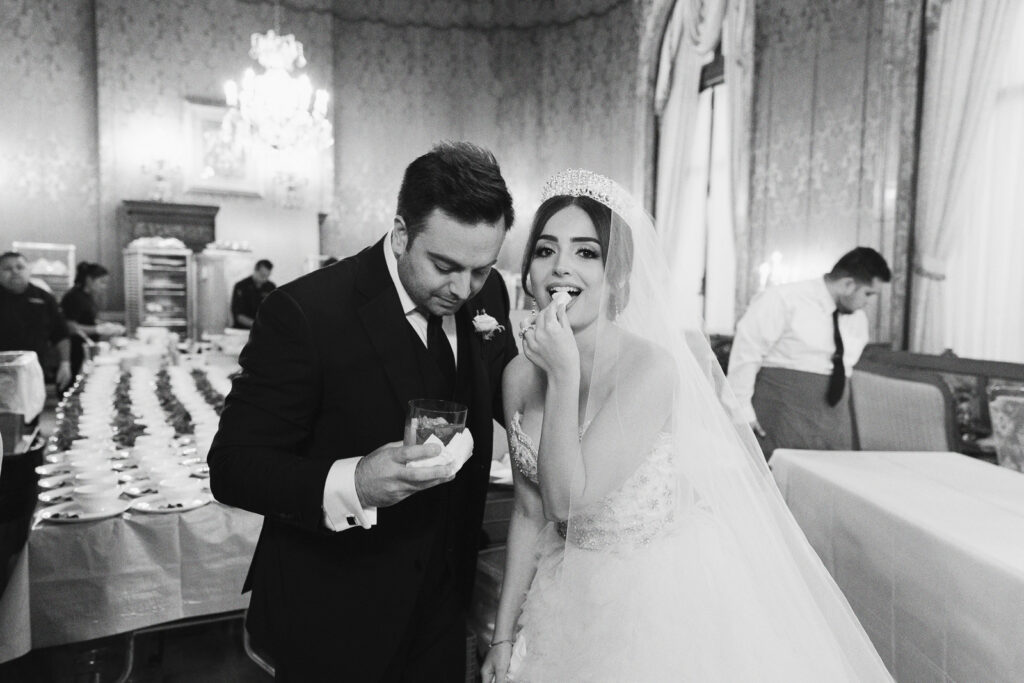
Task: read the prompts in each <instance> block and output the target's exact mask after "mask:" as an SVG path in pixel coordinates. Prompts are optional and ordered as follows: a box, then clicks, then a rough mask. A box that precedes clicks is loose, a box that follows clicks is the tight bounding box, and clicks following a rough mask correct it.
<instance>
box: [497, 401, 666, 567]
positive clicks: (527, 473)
mask: <svg viewBox="0 0 1024 683" xmlns="http://www.w3.org/2000/svg"><path fill="white" fill-rule="evenodd" d="M509 433H510V434H511V439H510V440H509V450H510V454H509V455H510V458H511V459H512V464H513V466H514V467H515V468H516V469H517V470H518V471H519V473H520V474H522V475H523V476H524V477H525V478H526V479H528V480H530V481H531V482H533V483H534V484H536V483H538V482H537V450H536V448H534V445H533V441H532V439H530V436H529V435H528V434H526V433H525V432H524V431H523V428H522V414H521V413H519V412H518V411H517V412H516V413H515V414H514V415H513V416H512V421H511V423H510V424H509ZM676 495H677V492H676V473H675V470H674V465H673V462H672V449H671V438H670V436H669V435H668V434H665V433H663V434H661V435H659V437H658V439H657V441H656V442H655V444H654V445H653V446H652V447H651V450H650V452H649V453H648V454H647V456H646V458H644V461H643V462H642V463H641V464H640V466H639V467H637V469H636V470H635V471H634V472H633V474H632V475H630V477H629V478H628V479H626V481H624V482H623V483H622V485H621V486H619V488H617V489H615V490H614V491H612V492H611V493H609V494H608V495H607V496H605V497H604V498H602V499H601V500H600V501H598V502H596V503H594V504H592V505H591V506H589V507H588V508H587V509H586V510H583V511H581V512H579V513H575V516H574V518H573V520H572V530H571V532H570V533H569V534H568V536H569V537H570V540H571V541H572V542H573V543H574V544H575V545H577V546H579V547H581V548H587V549H595V550H596V549H599V548H600V549H604V548H610V547H613V546H626V547H630V546H635V545H641V544H645V543H648V542H649V541H650V540H651V539H653V538H654V537H655V536H657V535H658V534H660V533H661V532H662V531H663V530H665V529H666V528H667V527H668V526H669V524H670V523H671V521H672V520H673V518H674V514H675V507H676V503H677V501H676ZM566 527H567V525H566V523H565V522H562V523H561V524H560V525H559V533H560V534H561V535H562V537H563V538H566V537H567V534H566V531H567V528H566Z"/></svg>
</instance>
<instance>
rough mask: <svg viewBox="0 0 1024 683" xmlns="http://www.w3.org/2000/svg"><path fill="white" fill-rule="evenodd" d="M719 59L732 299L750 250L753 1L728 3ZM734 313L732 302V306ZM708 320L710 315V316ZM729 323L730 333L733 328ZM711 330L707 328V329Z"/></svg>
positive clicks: (738, 0)
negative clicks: (726, 123)
mask: <svg viewBox="0 0 1024 683" xmlns="http://www.w3.org/2000/svg"><path fill="white" fill-rule="evenodd" d="M722 56H723V57H724V58H725V90H726V93H727V94H728V96H727V99H728V105H729V192H730V194H731V197H730V201H731V205H732V242H733V253H734V254H735V258H734V259H733V264H732V265H733V297H734V299H735V298H736V295H737V293H738V294H739V296H740V298H744V299H745V298H746V297H745V294H744V293H743V292H737V289H738V287H737V285H738V283H737V281H736V273H749V272H750V270H751V269H750V264H749V263H748V260H749V254H750V250H749V249H747V248H743V249H736V247H735V245H736V244H744V245H746V244H747V243H748V241H749V235H750V223H749V219H750V162H751V159H752V158H753V130H754V129H753V111H752V109H753V102H754V0H730V2H729V7H728V8H727V10H726V15H725V21H724V24H723V26H722ZM732 308H733V311H735V303H734V304H733V307H732ZM709 317H710V316H709ZM734 322H735V321H732V322H730V324H729V332H731V331H732V328H733V326H734ZM709 327H710V326H709Z"/></svg>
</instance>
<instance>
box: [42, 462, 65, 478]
mask: <svg viewBox="0 0 1024 683" xmlns="http://www.w3.org/2000/svg"><path fill="white" fill-rule="evenodd" d="M67 472H68V466H67V465H65V464H64V463H62V462H55V463H50V464H49V465H40V466H39V467H37V468H36V474H38V475H39V476H40V477H52V476H53V475H55V474H67Z"/></svg>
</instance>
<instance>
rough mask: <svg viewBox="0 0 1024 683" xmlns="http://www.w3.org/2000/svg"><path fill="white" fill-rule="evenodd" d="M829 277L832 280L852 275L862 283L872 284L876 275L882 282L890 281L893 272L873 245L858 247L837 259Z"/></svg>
mask: <svg viewBox="0 0 1024 683" xmlns="http://www.w3.org/2000/svg"><path fill="white" fill-rule="evenodd" d="M828 277H829V279H830V280H838V279H839V278H842V277H852V278H853V279H854V280H856V281H857V282H860V283H862V284H871V281H872V280H874V279H875V278H876V277H877V278H878V279H879V280H881V281H882V282H889V281H890V280H891V279H892V272H890V271H889V264H888V263H886V262H885V258H884V257H883V256H882V255H881V254H879V253H878V252H877V251H875V250H874V249H872V248H871V247H857V248H856V249H852V250H850V251H848V252H846V253H845V254H843V256H842V257H841V258H840V259H839V260H838V261H836V264H835V265H834V266H832V272H830V273H829V274H828Z"/></svg>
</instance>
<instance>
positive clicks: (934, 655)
mask: <svg viewBox="0 0 1024 683" xmlns="http://www.w3.org/2000/svg"><path fill="white" fill-rule="evenodd" d="M771 466H772V471H773V473H774V476H775V479H776V481H777V482H778V485H779V489H780V491H781V492H782V495H783V497H784V498H785V500H786V502H787V504H788V505H789V508H790V510H791V511H792V512H793V515H794V517H795V518H796V520H797V522H798V523H799V524H800V526H801V528H802V529H803V531H804V533H805V534H806V535H807V538H808V540H809V541H810V542H811V545H812V546H813V547H814V549H815V550H816V551H817V553H818V555H819V556H820V557H821V559H822V562H823V563H824V564H825V566H826V567H827V568H828V570H829V572H831V574H832V576H833V577H834V578H835V580H836V583H838V584H839V587H840V588H841V589H842V591H843V593H844V594H845V595H846V597H847V599H848V600H849V602H850V604H851V606H852V607H853V609H854V611H855V612H856V613H857V616H858V618H859V619H860V621H861V623H862V624H863V625H864V628H865V630H866V631H867V633H868V635H869V636H870V637H871V640H872V641H873V642H874V644H875V647H876V648H877V649H878V652H879V654H880V655H881V657H882V659H883V661H884V662H885V663H886V665H887V666H888V667H889V670H890V671H891V672H892V674H893V676H894V677H895V678H896V680H897V681H900V682H901V683H907V682H910V681H944V682H946V681H955V682H964V683H966V682H970V683H975V682H979V683H980V682H983V681H1007V682H1009V681H1022V680H1024V475H1022V474H1021V473H1019V472H1014V471H1011V470H1009V469H1006V468H1001V467H997V466H995V465H991V464H988V463H985V462H980V461H977V460H974V459H972V458H969V457H967V456H964V455H961V454H958V453H943V452H928V453H916V452H898V453H897V452H891V453H890V452H868V451H855V452H846V451H797V450H777V451H776V452H775V454H774V455H773V456H772V459H771Z"/></svg>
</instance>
